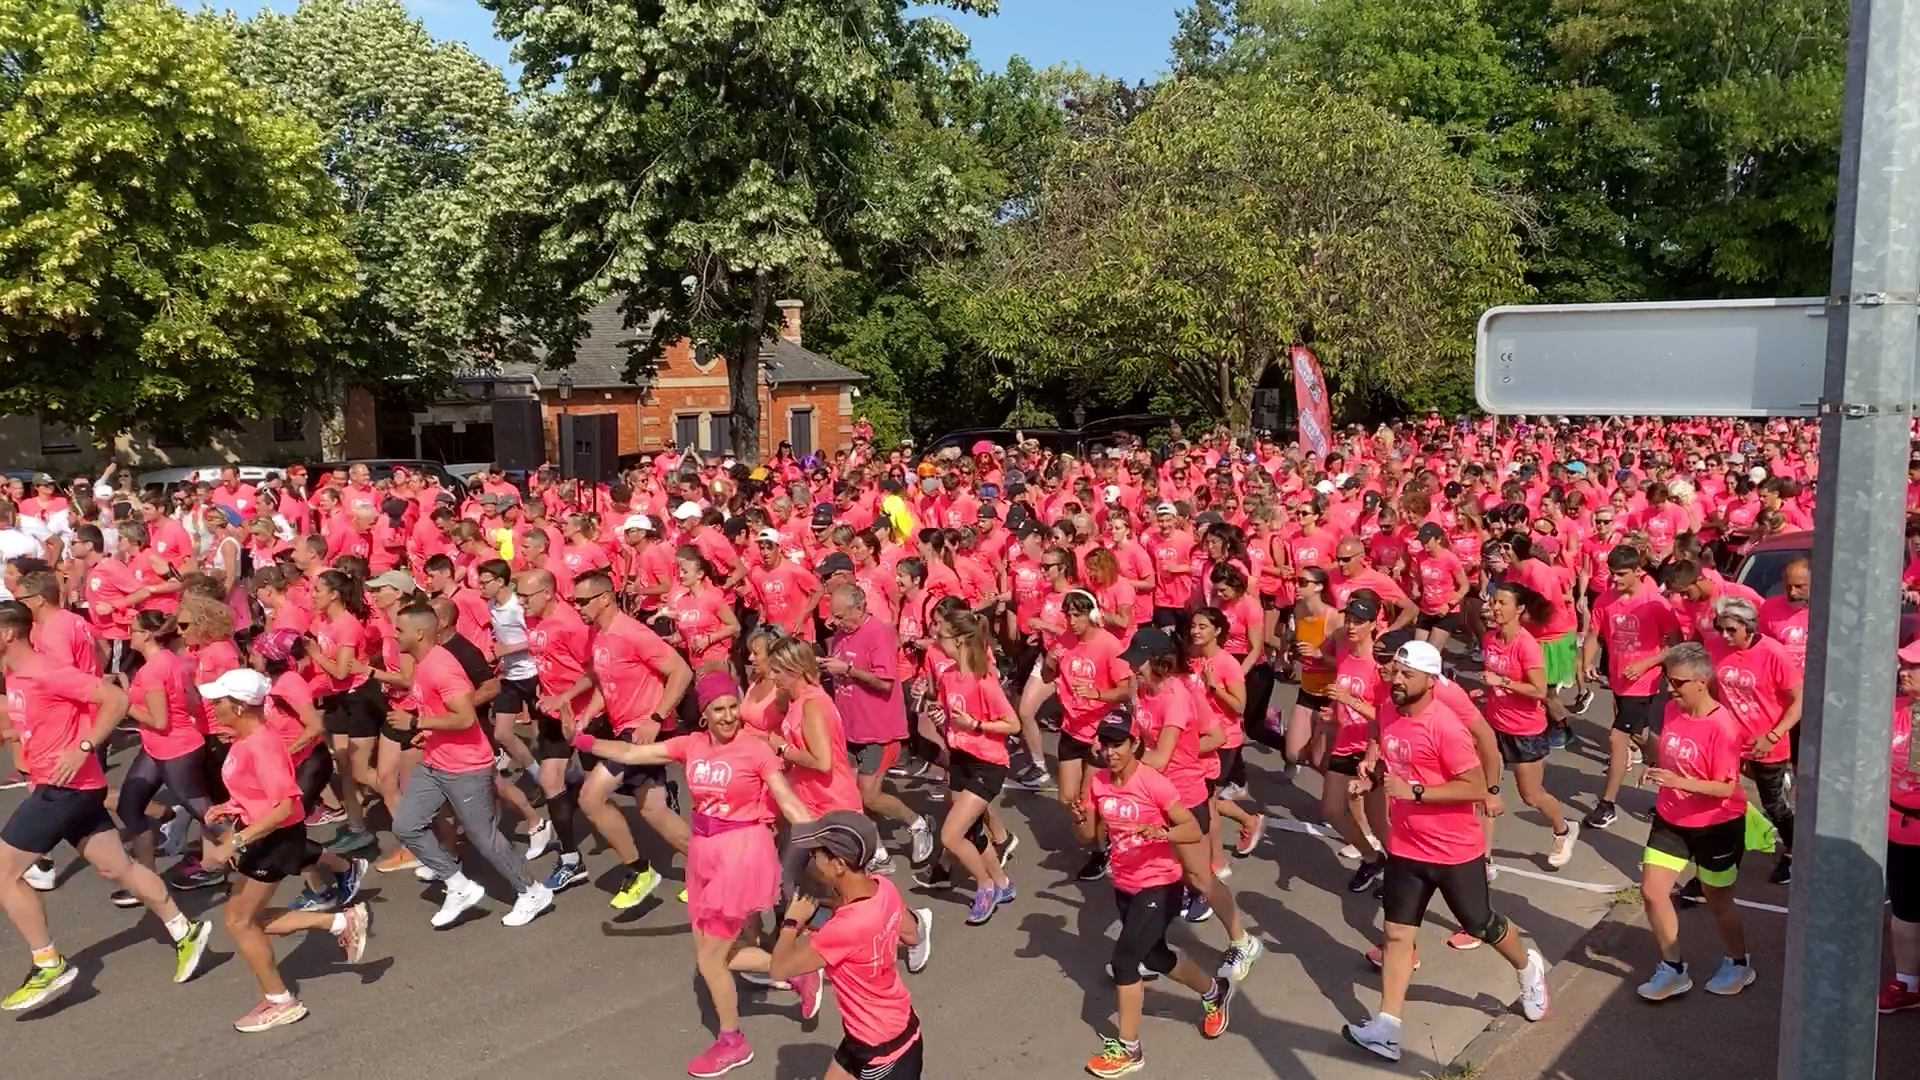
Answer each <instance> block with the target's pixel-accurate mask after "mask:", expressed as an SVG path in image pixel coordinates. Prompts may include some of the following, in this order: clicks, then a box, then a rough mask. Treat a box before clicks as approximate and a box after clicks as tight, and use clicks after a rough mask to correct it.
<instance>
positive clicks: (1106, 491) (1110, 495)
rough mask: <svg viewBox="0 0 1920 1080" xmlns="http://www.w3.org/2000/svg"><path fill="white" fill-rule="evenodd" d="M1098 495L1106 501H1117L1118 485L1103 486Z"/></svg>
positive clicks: (1118, 499) (1118, 495)
mask: <svg viewBox="0 0 1920 1080" xmlns="http://www.w3.org/2000/svg"><path fill="white" fill-rule="evenodd" d="M1100 496H1101V498H1103V499H1104V500H1106V501H1107V502H1119V501H1120V485H1119V484H1108V485H1107V486H1106V487H1105V488H1103V489H1102V490H1101V492H1100Z"/></svg>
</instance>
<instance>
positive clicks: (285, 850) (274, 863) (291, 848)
mask: <svg viewBox="0 0 1920 1080" xmlns="http://www.w3.org/2000/svg"><path fill="white" fill-rule="evenodd" d="M319 861H320V843H319V841H316V840H312V839H309V838H308V836H307V827H306V826H305V825H304V824H302V823H301V822H298V821H296V822H294V823H293V824H291V825H283V826H281V827H280V828H278V829H275V830H273V831H272V832H270V833H268V834H267V835H265V836H263V837H261V838H260V839H258V840H255V841H254V842H253V843H251V844H249V845H247V850H246V851H244V852H242V853H241V854H240V857H239V858H237V859H235V860H234V863H233V868H234V869H235V870H237V871H239V872H240V874H241V876H242V877H249V878H252V879H253V880H255V881H264V882H266V883H267V884H269V885H272V884H276V883H278V882H282V881H285V880H286V879H288V878H290V877H299V876H300V872H301V871H303V870H305V869H306V868H307V867H309V866H312V865H313V864H314V863H317V862H319Z"/></svg>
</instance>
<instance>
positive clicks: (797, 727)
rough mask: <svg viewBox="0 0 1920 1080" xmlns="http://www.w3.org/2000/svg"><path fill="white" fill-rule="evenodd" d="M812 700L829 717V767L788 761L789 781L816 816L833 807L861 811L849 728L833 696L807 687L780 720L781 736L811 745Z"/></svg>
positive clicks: (808, 809) (796, 742) (794, 791)
mask: <svg viewBox="0 0 1920 1080" xmlns="http://www.w3.org/2000/svg"><path fill="white" fill-rule="evenodd" d="M809 701H813V702H818V703H819V706H820V708H821V709H822V710H823V711H824V712H825V713H826V716H827V757H828V759H829V760H828V768H827V769H826V771H824V772H823V771H821V770H819V769H810V768H807V767H806V766H804V765H798V764H795V763H794V762H791V761H789V762H787V763H786V764H787V783H788V785H790V786H791V787H792V788H793V793H794V795H796V796H798V797H799V799H800V802H801V803H802V804H804V805H805V806H806V808H807V812H808V813H810V814H812V815H813V816H815V817H819V816H820V815H821V814H824V813H827V812H828V811H830V810H858V809H860V808H861V803H860V787H859V785H858V784H857V783H856V782H855V781H854V778H853V765H852V764H851V763H850V762H848V760H847V733H846V728H845V726H844V725H843V724H842V723H841V721H840V710H839V709H837V708H835V707H834V704H833V698H832V696H831V695H829V694H828V693H827V692H826V691H825V690H822V689H821V688H820V687H817V686H809V687H807V688H806V689H805V690H804V691H803V692H802V693H801V694H800V696H799V697H796V698H795V699H794V700H793V702H792V704H790V705H788V706H787V715H786V716H785V717H784V718H783V719H782V720H781V721H780V737H781V738H782V739H785V740H786V741H787V742H789V743H792V744H794V745H795V746H800V747H806V746H807V745H808V743H807V736H806V715H805V706H806V703H807V702H809Z"/></svg>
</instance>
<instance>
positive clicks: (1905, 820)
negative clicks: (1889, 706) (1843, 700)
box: [1887, 697, 1920, 847]
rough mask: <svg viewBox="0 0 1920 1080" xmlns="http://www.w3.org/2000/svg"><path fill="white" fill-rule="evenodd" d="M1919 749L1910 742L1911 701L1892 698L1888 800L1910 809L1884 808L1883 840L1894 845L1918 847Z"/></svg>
mask: <svg viewBox="0 0 1920 1080" xmlns="http://www.w3.org/2000/svg"><path fill="white" fill-rule="evenodd" d="M1916 750H1920V747H1916V746H1915V745H1914V742H1913V701H1912V699H1911V698H1904V697H1896V698H1894V699H1893V749H1892V752H1891V753H1889V754H1888V756H1887V765H1888V779H1887V795H1888V801H1889V802H1890V803H1892V804H1893V805H1897V806H1902V807H1906V808H1908V809H1910V810H1912V811H1913V812H1912V813H1911V814H1902V813H1900V812H1899V811H1897V810H1894V809H1893V808H1892V806H1889V807H1888V808H1887V839H1888V840H1890V841H1892V842H1893V843H1896V844H1907V845H1910V846H1914V847H1920V758H1916V757H1915V756H1914V754H1915V751H1916Z"/></svg>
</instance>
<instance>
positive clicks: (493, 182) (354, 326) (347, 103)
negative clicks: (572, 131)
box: [235, 0, 539, 388]
mask: <svg viewBox="0 0 1920 1080" xmlns="http://www.w3.org/2000/svg"><path fill="white" fill-rule="evenodd" d="M235 29H236V32H237V36H238V40H239V41H240V45H241V48H240V50H239V53H238V56H237V58H236V61H235V69H236V70H237V71H238V73H239V74H240V75H241V77H242V78H244V79H245V80H247V81H248V82H249V83H251V84H253V85H255V86H259V87H262V88H264V89H266V90H268V91H270V92H271V93H272V94H273V95H274V97H275V98H276V99H277V100H278V101H279V102H280V103H281V104H282V105H283V106H285V107H286V108H288V109H290V110H292V111H293V112H296V113H299V114H300V115H303V116H305V117H308V118H309V119H311V120H312V121H313V122H314V123H315V124H317V125H319V127H320V130H321V132H322V133H323V135H324V141H323V143H322V145H321V160H322V162H323V163H324V164H325V167H326V170H327V175H328V176H329V177H330V178H331V179H332V180H333V183H334V189H335V191H336V192H337V194H338V198H339V202H340V205H341V207H342V209H343V210H344V211H345V212H346V216H347V230H346V239H347V243H348V246H349V247H350V248H351V249H352V251H353V253H354V255H355V256H356V257H357V259H358V260H359V263H360V275H359V284H360V288H359V291H358V293H357V294H356V295H355V296H354V297H353V298H352V300H351V301H350V302H349V303H348V304H347V305H345V306H344V308H343V309H342V311H341V313H340V318H339V319H338V320H336V321H335V322H334V324H333V325H332V326H330V327H329V334H328V340H327V344H328V346H329V348H330V349H331V350H332V351H333V352H334V354H335V355H337V356H340V357H353V358H356V360H357V361H358V368H359V375H360V377H361V378H362V379H363V380H365V381H368V382H373V383H391V382H392V381H393V380H395V379H398V378H405V379H408V380H410V381H411V382H413V383H415V384H416V385H420V386H422V387H424V388H431V387H432V386H433V384H435V383H436V382H442V381H445V380H446V379H447V378H448V377H449V376H451V375H452V374H453V373H454V372H456V371H458V370H460V369H462V368H466V367H470V366H472V365H473V364H474V363H475V362H476V356H477V357H479V358H482V359H484V358H488V357H501V356H503V355H520V354H522V353H523V352H524V350H523V349H521V348H520V346H521V344H522V343H521V342H520V341H519V340H518V339H517V338H514V337H510V336H509V331H510V330H511V329H513V328H524V327H525V325H526V324H525V323H524V322H523V321H521V320H518V319H515V318H512V316H515V315H518V314H520V313H522V312H523V311H525V310H527V309H529V308H538V307H539V300H538V299H537V298H533V297H531V296H530V294H529V290H530V289H531V288H532V287H533V285H534V284H536V283H537V279H535V278H530V277H529V276H528V275H526V274H524V273H522V272H521V271H522V269H523V264H522V262H521V260H524V259H525V258H526V257H527V256H528V251H527V249H528V247H529V246H530V244H531V238H530V237H528V236H525V235H522V234H520V233H518V232H516V228H517V227H518V225H519V219H518V218H516V217H514V216H513V215H511V214H509V213H507V210H508V209H509V208H511V207H512V206H513V205H514V204H515V203H516V201H518V200H520V199H524V198H529V197H531V194H532V191H533V188H532V184H533V180H534V177H533V176H532V175H531V161H532V150H531V147H530V141H529V134H528V132H527V131H526V130H525V125H524V124H523V123H522V122H521V119H520V117H519V115H518V114H517V113H516V111H515V102H514V98H513V95H512V94H511V93H510V92H509V90H508V87H507V83H506V79H505V77H504V76H503V75H502V74H501V73H500V71H499V69H497V68H495V67H494V66H493V65H492V64H490V63H488V62H487V61H485V60H482V59H481V58H480V57H478V56H475V55H474V54H473V53H472V52H470V51H468V49H467V48H466V47H465V46H463V45H459V44H453V43H446V42H436V41H434V40H433V39H432V38H431V37H430V36H428V34H427V32H426V30H425V29H424V28H423V27H422V26H421V24H420V22H419V20H418V19H415V18H414V17H413V16H412V15H410V14H409V13H408V12H407V9H406V7H405V6H404V5H403V4H401V3H400V0H302V2H301V4H300V6H299V7H298V8H296V9H295V10H294V11H293V12H291V13H288V14H280V13H276V12H272V11H264V12H261V13H260V14H259V15H258V16H256V17H255V18H253V19H252V20H249V21H247V22H245V23H239V24H236V27H235Z"/></svg>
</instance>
